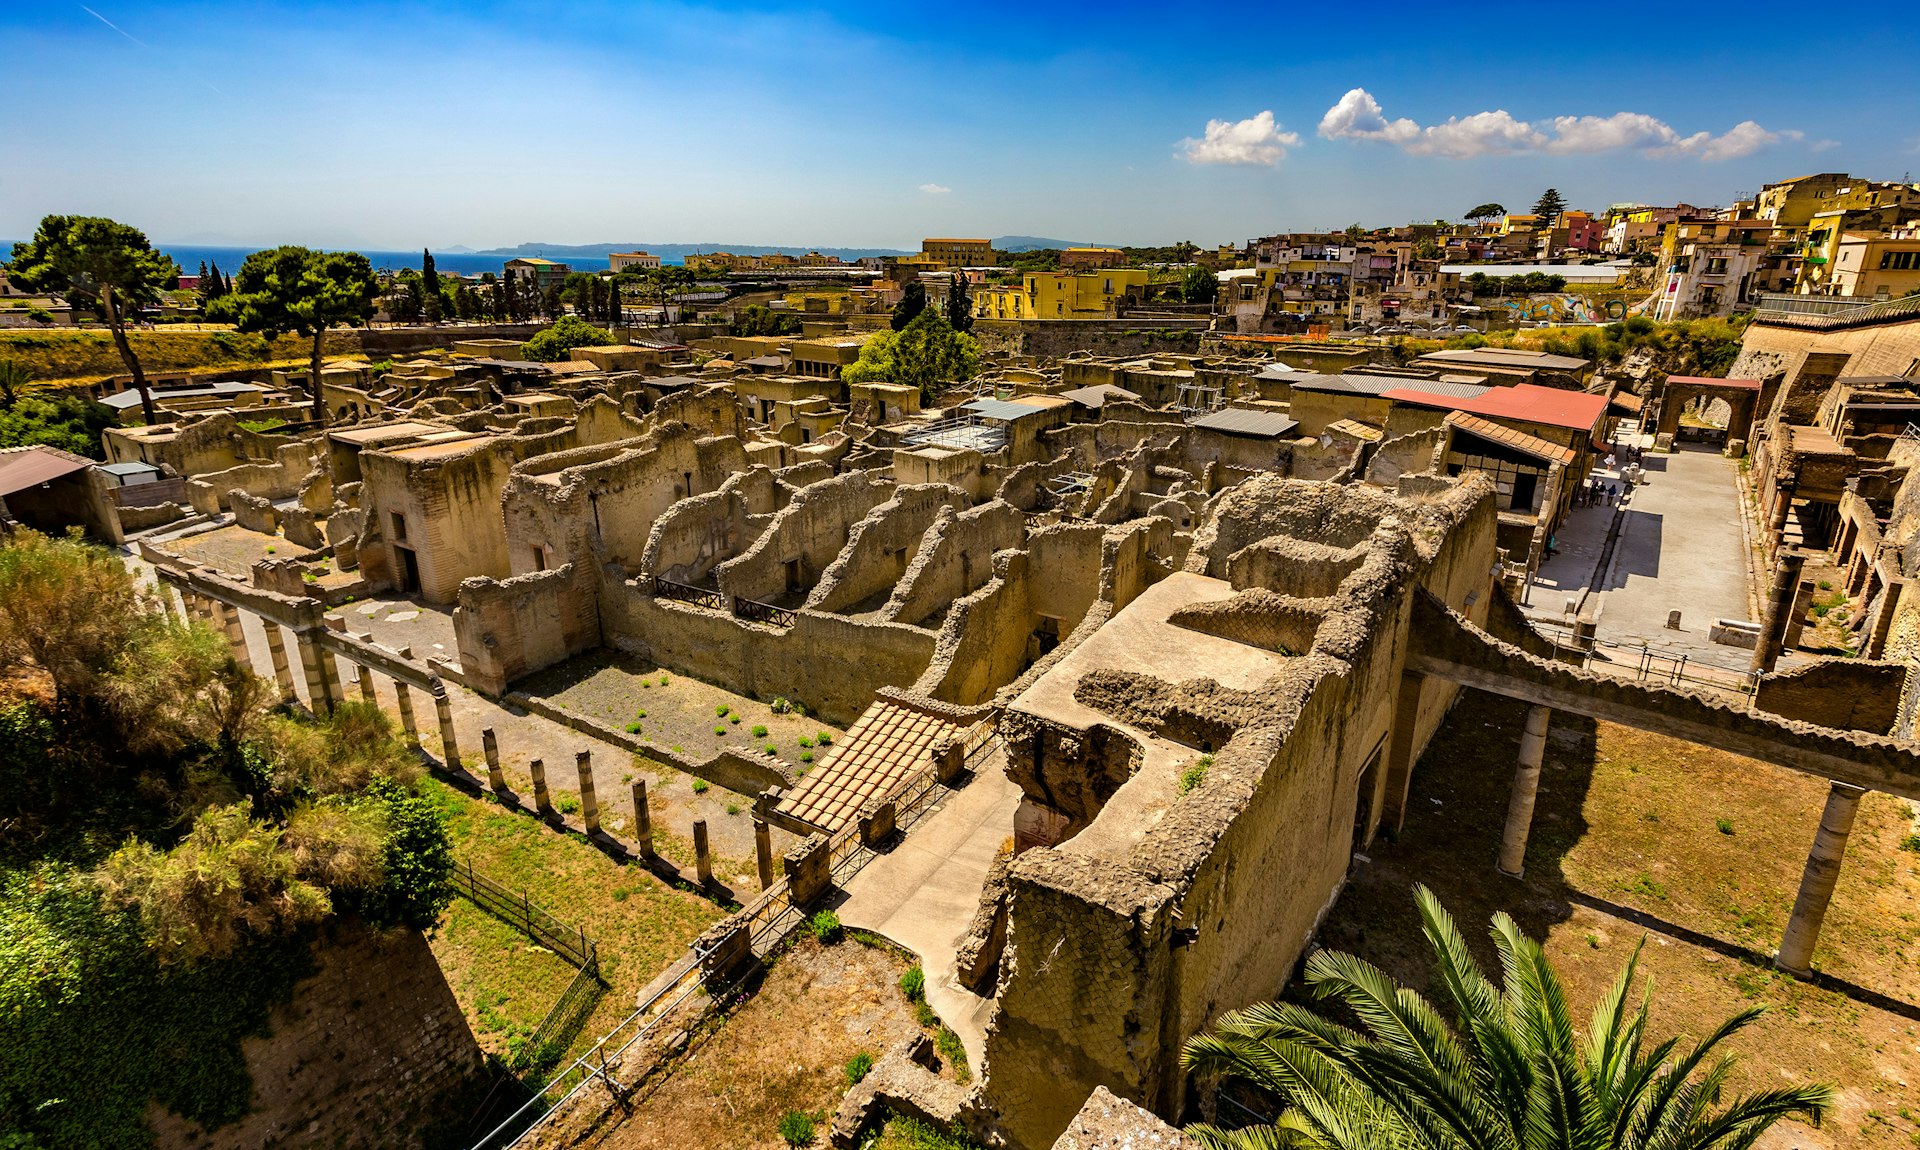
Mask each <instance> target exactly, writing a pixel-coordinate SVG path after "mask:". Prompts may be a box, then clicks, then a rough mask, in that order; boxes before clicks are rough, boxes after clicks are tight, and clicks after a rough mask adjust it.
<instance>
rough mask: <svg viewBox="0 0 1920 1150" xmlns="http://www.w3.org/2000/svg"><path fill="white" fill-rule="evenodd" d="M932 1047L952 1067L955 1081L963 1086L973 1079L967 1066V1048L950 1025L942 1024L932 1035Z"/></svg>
mask: <svg viewBox="0 0 1920 1150" xmlns="http://www.w3.org/2000/svg"><path fill="white" fill-rule="evenodd" d="M933 1048H934V1049H935V1050H937V1051H939V1052H940V1057H942V1058H944V1059H946V1060H947V1065H948V1066H951V1067H953V1080H954V1081H955V1082H958V1083H960V1084H961V1085H962V1086H964V1085H966V1084H967V1083H968V1082H971V1081H972V1080H973V1072H972V1071H971V1070H970V1069H969V1068H968V1067H967V1048H966V1047H965V1046H962V1045H961V1044H960V1036H959V1035H958V1034H955V1033H954V1032H953V1029H952V1028H951V1027H947V1026H942V1027H941V1028H940V1030H939V1032H938V1033H937V1034H935V1035H934V1036H933Z"/></svg>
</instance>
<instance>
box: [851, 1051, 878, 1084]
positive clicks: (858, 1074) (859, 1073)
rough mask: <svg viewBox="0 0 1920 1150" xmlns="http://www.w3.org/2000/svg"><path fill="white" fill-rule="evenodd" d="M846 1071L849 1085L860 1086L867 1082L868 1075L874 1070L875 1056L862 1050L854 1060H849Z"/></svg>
mask: <svg viewBox="0 0 1920 1150" xmlns="http://www.w3.org/2000/svg"><path fill="white" fill-rule="evenodd" d="M845 1070H846V1074H847V1085H848V1086H858V1085H860V1083H862V1082H864V1081H866V1077H867V1075H868V1074H869V1073H870V1072H871V1071H872V1070H873V1055H871V1054H868V1053H867V1052H866V1051H864V1050H862V1051H861V1052H860V1053H858V1054H856V1055H854V1056H853V1057H852V1058H849V1059H847V1065H846V1067H845Z"/></svg>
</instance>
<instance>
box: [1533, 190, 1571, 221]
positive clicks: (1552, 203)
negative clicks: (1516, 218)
mask: <svg viewBox="0 0 1920 1150" xmlns="http://www.w3.org/2000/svg"><path fill="white" fill-rule="evenodd" d="M1566 210H1567V201H1566V200H1565V199H1564V198H1562V197H1561V195H1560V192H1559V189H1557V188H1548V189H1547V190H1546V191H1544V192H1541V193H1540V198H1539V199H1537V200H1535V201H1533V214H1534V215H1536V216H1539V217H1540V226H1541V227H1543V228H1550V227H1552V226H1553V224H1554V221H1555V220H1558V219H1559V218H1560V213H1561V212H1564V211H1566Z"/></svg>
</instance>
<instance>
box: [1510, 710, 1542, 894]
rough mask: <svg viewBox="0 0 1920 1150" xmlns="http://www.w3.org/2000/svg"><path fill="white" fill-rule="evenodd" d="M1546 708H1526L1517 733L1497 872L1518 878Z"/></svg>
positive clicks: (1524, 855)
mask: <svg viewBox="0 0 1920 1150" xmlns="http://www.w3.org/2000/svg"><path fill="white" fill-rule="evenodd" d="M1552 714H1553V712H1552V711H1550V710H1548V709H1547V708H1546V707H1541V706H1533V707H1528V708H1527V729H1526V730H1525V731H1524V732H1523V733H1522V734H1521V736H1520V761H1519V763H1518V765H1517V766H1515V767H1514V771H1513V794H1512V796H1511V797H1510V798H1508V800H1507V829H1506V833H1505V834H1504V835H1502V836H1501V839H1500V873H1501V874H1503V875H1506V876H1508V877H1509V878H1519V877H1520V876H1521V875H1522V874H1523V873H1525V871H1526V868H1527V832H1528V831H1529V830H1531V829H1532V828H1533V800H1534V797H1535V796H1536V795H1537V794H1538V793H1539V790H1540V760H1541V759H1542V758H1544V757H1545V756H1546V749H1547V720H1548V719H1549V718H1550V717H1551V716H1552Z"/></svg>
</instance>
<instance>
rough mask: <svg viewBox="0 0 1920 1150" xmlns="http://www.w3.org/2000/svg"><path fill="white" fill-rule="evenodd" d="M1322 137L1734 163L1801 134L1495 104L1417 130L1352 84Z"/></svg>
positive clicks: (1429, 149)
mask: <svg viewBox="0 0 1920 1150" xmlns="http://www.w3.org/2000/svg"><path fill="white" fill-rule="evenodd" d="M1320 134H1321V135H1322V136H1325V137H1326V138H1327V139H1329V140H1376V141H1380V142H1383V143H1389V144H1393V145H1395V146H1397V147H1399V148H1401V149H1403V150H1405V151H1407V152H1409V153H1411V154H1413V155H1416V156H1445V157H1447V158H1449V159H1456V160H1460V159H1470V158H1472V157H1475V156H1506V155H1514V154H1516V153H1520V152H1541V153H1545V154H1547V155H1556V156H1564V155H1574V154H1579V153H1593V152H1612V151H1619V150H1622V149H1636V150H1640V151H1644V152H1646V153H1647V154H1648V155H1650V156H1692V157H1695V158H1698V159H1701V160H1731V159H1737V158H1738V157H1741V156H1749V155H1752V154H1753V153H1754V152H1757V151H1759V150H1760V149H1761V148H1764V147H1767V146H1769V145H1772V144H1777V143H1779V142H1781V141H1782V140H1798V139H1800V138H1801V133H1799V132H1794V131H1769V130H1767V129H1766V128H1763V127H1761V126H1760V125H1759V124H1756V123H1754V122H1753V121H1752V120H1744V121H1742V122H1741V123H1738V124H1735V125H1734V126H1733V127H1732V128H1729V129H1728V130H1727V131H1726V132H1725V133H1723V134H1721V135H1718V136H1716V135H1714V134H1713V133H1712V132H1695V133H1694V134H1692V135H1690V136H1683V135H1681V134H1680V133H1679V132H1678V131H1676V130H1674V128H1673V126H1672V125H1671V124H1668V123H1667V122H1666V121H1664V120H1661V119H1658V118H1657V117H1654V116H1649V115H1647V114H1645V113H1643V112H1615V113H1614V114H1613V115H1611V116H1555V117H1554V118H1552V119H1551V120H1542V121H1539V122H1537V123H1535V122H1531V121H1527V120H1517V119H1515V118H1514V117H1513V116H1512V114H1511V113H1509V112H1507V111H1505V110H1504V109H1495V110H1494V111H1491V112H1476V113H1474V114H1473V115H1471V116H1455V117H1452V118H1451V119H1449V120H1447V121H1446V122H1445V123H1443V124H1429V125H1427V126H1426V127H1422V126H1420V125H1419V124H1416V123H1414V122H1413V121H1412V120H1408V119H1399V120H1389V119H1387V117H1386V114H1385V113H1384V112H1383V111H1381V108H1380V101H1378V100H1376V99H1374V97H1373V93H1371V92H1369V91H1367V90H1366V89H1365V88H1354V89H1353V90H1351V91H1349V92H1348V93H1347V94H1346V95H1344V96H1342V97H1340V100H1339V102H1338V103H1336V104H1334V106H1333V107H1331V108H1328V109H1327V114H1326V115H1325V116H1322V117H1321V118H1320Z"/></svg>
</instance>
